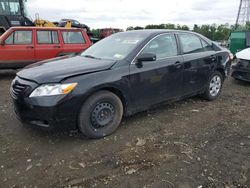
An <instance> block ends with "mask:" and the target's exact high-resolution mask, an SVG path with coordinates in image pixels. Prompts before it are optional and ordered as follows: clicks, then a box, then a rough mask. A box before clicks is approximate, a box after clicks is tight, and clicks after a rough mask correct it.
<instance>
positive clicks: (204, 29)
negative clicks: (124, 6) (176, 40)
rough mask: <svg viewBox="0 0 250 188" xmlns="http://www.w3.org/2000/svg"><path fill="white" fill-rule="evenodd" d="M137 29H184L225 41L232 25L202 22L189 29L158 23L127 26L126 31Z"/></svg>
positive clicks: (182, 26)
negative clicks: (143, 25)
mask: <svg viewBox="0 0 250 188" xmlns="http://www.w3.org/2000/svg"><path fill="white" fill-rule="evenodd" d="M139 29H177V30H186V31H194V32H196V33H200V34H202V35H204V36H206V37H207V38H209V39H211V40H213V41H225V40H228V38H229V36H230V33H231V32H232V30H233V29H234V26H233V25H229V24H220V25H217V24H212V25H208V24H204V25H197V24H194V26H193V28H192V29H191V28H190V27H188V26H187V25H179V24H177V25H175V24H170V23H169V24H160V25H147V26H145V27H140V26H136V27H132V26H130V27H128V28H127V31H129V30H139Z"/></svg>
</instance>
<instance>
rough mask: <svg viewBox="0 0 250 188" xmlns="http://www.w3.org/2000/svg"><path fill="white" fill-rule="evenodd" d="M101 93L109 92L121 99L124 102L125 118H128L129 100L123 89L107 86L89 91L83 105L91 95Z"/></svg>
mask: <svg viewBox="0 0 250 188" xmlns="http://www.w3.org/2000/svg"><path fill="white" fill-rule="evenodd" d="M99 91H109V92H111V93H114V94H115V95H116V96H118V97H119V99H120V100H121V102H122V105H123V112H124V116H126V115H127V114H128V99H127V97H126V95H125V92H124V91H122V89H120V88H118V87H115V86H113V85H112V86H110V85H106V86H100V87H98V88H94V89H92V90H91V91H89V92H88V93H87V95H86V96H85V100H84V101H83V103H84V102H85V101H86V100H87V98H89V97H90V96H91V95H93V94H95V93H96V92H99Z"/></svg>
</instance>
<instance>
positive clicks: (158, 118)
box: [0, 73, 250, 188]
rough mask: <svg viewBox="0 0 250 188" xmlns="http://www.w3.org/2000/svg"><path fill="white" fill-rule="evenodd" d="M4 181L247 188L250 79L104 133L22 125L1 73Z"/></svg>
mask: <svg viewBox="0 0 250 188" xmlns="http://www.w3.org/2000/svg"><path fill="white" fill-rule="evenodd" d="M0 76H1V78H0V86H1V87H0V94H1V95H0V148H1V153H0V174H1V177H0V182H1V183H0V185H1V186H0V187H27V188H28V187H79V188H80V187H101V188H102V187H145V188H147V187H154V188H155V187H159V188H162V187H169V188H173V187H178V188H193V187H199V188H201V187H202V188H208V187H211V188H214V187H219V188H221V187H224V188H231V187H232V188H236V187H237V188H240V187H250V84H247V83H242V82H236V81H234V80H232V79H228V80H227V81H226V82H225V85H224V89H223V92H222V94H221V97H220V98H219V99H218V100H216V101H213V102H207V101H205V100H203V99H200V98H198V97H195V98H191V99H187V100H184V101H180V102H176V103H173V104H170V105H163V106H160V107H158V108H156V109H153V110H150V111H148V112H143V113H139V114H137V115H134V116H132V117H129V118H126V119H124V120H123V123H122V125H121V127H120V128H119V130H118V131H117V132H116V133H115V134H113V135H112V136H109V137H106V138H104V139H100V140H89V139H86V138H85V137H84V136H82V135H81V134H80V133H78V132H71V133H48V132H43V131H39V130H34V129H30V128H27V127H23V126H22V125H21V124H20V123H19V122H18V120H16V118H15V115H14V113H13V107H12V101H11V98H10V95H9V87H10V83H11V80H12V78H13V77H14V74H11V73H5V74H1V75H0Z"/></svg>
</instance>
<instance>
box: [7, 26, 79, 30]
mask: <svg viewBox="0 0 250 188" xmlns="http://www.w3.org/2000/svg"><path fill="white" fill-rule="evenodd" d="M10 29H23V30H29V29H37V30H48V29H49V30H83V29H81V28H73V27H71V28H69V27H23V26H20V27H11V28H10Z"/></svg>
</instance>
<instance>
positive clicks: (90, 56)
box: [83, 55, 101, 60]
mask: <svg viewBox="0 0 250 188" xmlns="http://www.w3.org/2000/svg"><path fill="white" fill-rule="evenodd" d="M83 57H87V58H91V59H100V60H101V58H98V57H95V56H92V55H84V56H83Z"/></svg>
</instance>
